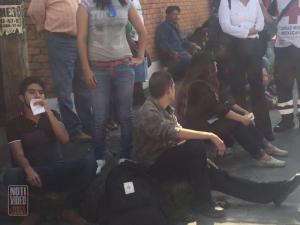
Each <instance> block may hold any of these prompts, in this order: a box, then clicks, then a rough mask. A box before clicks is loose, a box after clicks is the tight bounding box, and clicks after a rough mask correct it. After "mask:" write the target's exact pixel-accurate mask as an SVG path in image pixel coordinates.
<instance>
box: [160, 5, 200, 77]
mask: <svg viewBox="0 0 300 225" xmlns="http://www.w3.org/2000/svg"><path fill="white" fill-rule="evenodd" d="M179 15H180V8H179V7H178V6H169V7H167V9H166V20H165V21H164V22H163V23H161V24H160V25H159V27H158V29H157V33H156V46H157V48H158V51H159V55H160V60H161V62H162V64H163V65H164V66H167V67H168V70H169V71H170V72H171V73H172V74H173V75H174V76H175V77H177V76H180V75H182V74H183V73H184V71H185V67H186V66H187V64H188V62H189V61H190V60H191V58H192V55H191V54H190V53H189V52H188V51H187V50H188V49H190V50H191V51H197V50H199V49H200V47H199V46H198V45H197V44H195V43H192V42H189V41H187V40H185V39H183V38H182V37H181V32H180V29H179V24H178V21H179Z"/></svg>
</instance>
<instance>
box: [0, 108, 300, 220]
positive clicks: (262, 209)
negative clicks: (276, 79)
mask: <svg viewBox="0 0 300 225" xmlns="http://www.w3.org/2000/svg"><path fill="white" fill-rule="evenodd" d="M272 121H273V124H275V123H277V121H278V114H277V113H276V112H272ZM297 127H298V126H297ZM0 132H1V131H0ZM0 137H1V134H0ZM2 137H3V136H2ZM4 142H5V141H4V140H3V139H1V138H0V149H1V151H0V152H2V151H3V150H4V151H6V147H5V145H4ZM274 144H276V145H278V146H280V147H282V148H284V149H287V150H289V153H290V154H289V156H288V157H287V158H286V161H287V163H288V165H287V166H286V167H285V168H282V169H260V168H255V167H254V166H253V161H252V160H251V158H250V157H249V156H248V154H247V153H246V152H244V151H240V150H239V149H238V148H236V149H235V152H234V154H233V156H231V157H229V158H227V159H225V160H223V161H222V162H221V164H222V167H223V168H226V169H228V170H229V171H230V172H231V173H232V174H235V175H238V176H242V177H246V178H250V179H255V180H259V181H272V180H280V179H285V178H288V177H290V176H292V175H293V174H294V173H296V172H298V171H299V172H300V163H299V162H300V131H299V130H298V129H296V128H295V129H294V130H291V131H289V132H286V133H284V134H279V135H276V141H274ZM86 149H87V151H88V147H86ZM1 158H3V152H2V154H0V165H4V162H3V160H2V162H1ZM228 201H229V202H230V203H231V206H230V208H229V209H228V210H226V213H227V217H226V219H224V220H220V221H218V220H210V219H207V218H204V217H201V216H199V215H198V214H192V215H191V218H193V219H191V221H189V222H194V220H196V221H197V224H198V225H296V224H300V188H298V189H297V190H296V191H295V192H294V193H293V194H291V195H290V196H289V198H288V199H287V200H286V202H285V204H284V205H283V206H282V207H280V208H275V207H274V206H273V205H271V204H270V205H259V204H252V203H248V202H243V201H241V200H238V199H234V198H231V197H229V198H228ZM18 223H19V222H18V220H17V219H16V218H10V217H8V216H6V215H4V214H2V215H0V225H16V224H18ZM50 224H58V223H57V221H53V222H51V223H47V225H50ZM180 224H187V223H180ZM43 225H46V224H43ZM193 225H194V224H193Z"/></svg>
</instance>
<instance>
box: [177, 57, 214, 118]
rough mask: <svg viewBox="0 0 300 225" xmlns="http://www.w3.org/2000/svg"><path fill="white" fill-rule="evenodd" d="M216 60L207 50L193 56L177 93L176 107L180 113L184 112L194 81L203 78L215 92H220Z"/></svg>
mask: <svg viewBox="0 0 300 225" xmlns="http://www.w3.org/2000/svg"><path fill="white" fill-rule="evenodd" d="M214 62H215V61H214V58H213V56H212V55H211V54H209V53H205V52H204V53H201V54H198V55H195V56H194V57H193V58H192V60H191V62H190V63H189V66H188V68H187V71H186V73H185V77H184V79H183V81H182V84H181V86H180V88H179V92H178V95H177V104H176V106H177V107H176V108H177V111H178V114H179V115H180V114H181V115H182V114H183V111H184V109H185V107H186V101H187V98H188V90H189V87H190V85H191V84H192V83H193V82H194V81H196V80H202V81H204V82H206V83H207V84H209V86H210V87H211V88H212V90H213V91H215V93H218V89H219V80H218V77H217V74H216V72H215V71H213V67H214Z"/></svg>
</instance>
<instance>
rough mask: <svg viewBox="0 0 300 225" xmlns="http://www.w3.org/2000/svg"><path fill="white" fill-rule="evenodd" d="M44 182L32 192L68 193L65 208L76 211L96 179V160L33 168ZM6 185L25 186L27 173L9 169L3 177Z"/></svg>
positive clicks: (49, 164) (50, 164)
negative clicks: (87, 189)
mask: <svg viewBox="0 0 300 225" xmlns="http://www.w3.org/2000/svg"><path fill="white" fill-rule="evenodd" d="M33 168H34V170H35V171H36V172H37V174H38V175H39V176H40V179H41V181H42V188H31V187H30V190H29V191H32V192H37V193H39V192H41V191H42V192H43V193H44V192H67V193H68V195H67V198H66V199H65V208H67V209H75V208H78V207H79V206H80V201H81V199H82V196H83V192H84V191H85V189H86V188H87V187H88V185H89V184H90V182H91V181H92V179H93V178H94V177H95V171H96V163H95V160H94V158H92V157H91V158H86V159H79V160H74V161H66V162H64V161H59V162H53V163H48V164H46V165H44V166H37V167H33ZM3 183H4V184H5V185H25V184H28V183H27V181H26V173H25V171H24V169H23V168H20V167H15V168H9V169H7V170H6V171H5V173H4V177H3Z"/></svg>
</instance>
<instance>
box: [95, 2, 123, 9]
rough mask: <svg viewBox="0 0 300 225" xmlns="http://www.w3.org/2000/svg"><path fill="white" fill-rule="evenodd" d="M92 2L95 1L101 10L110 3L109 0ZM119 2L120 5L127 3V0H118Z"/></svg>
mask: <svg viewBox="0 0 300 225" xmlns="http://www.w3.org/2000/svg"><path fill="white" fill-rule="evenodd" d="M94 2H95V3H96V7H97V8H101V10H104V9H106V8H107V7H108V6H109V5H110V4H111V0H94ZM119 2H120V4H121V5H122V6H125V5H127V4H128V3H127V0H119Z"/></svg>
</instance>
